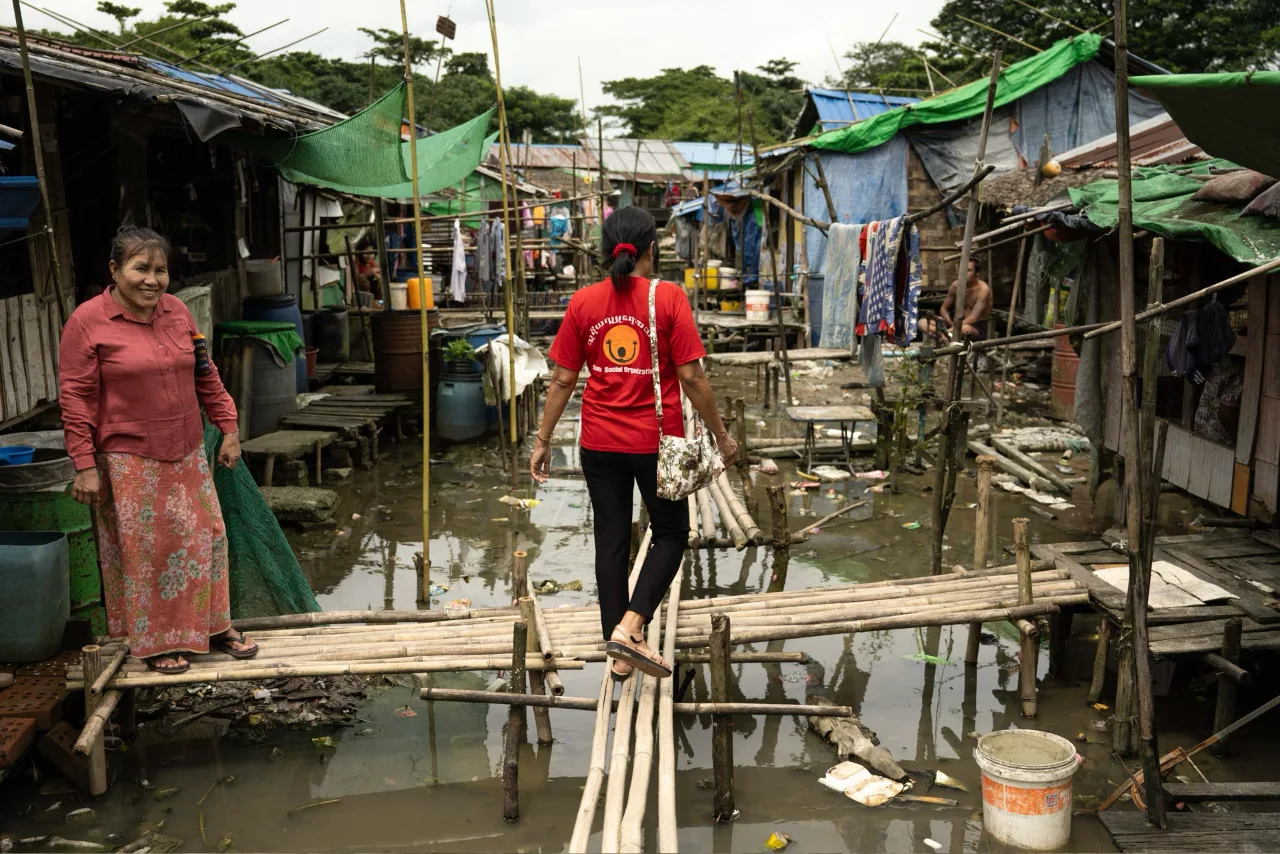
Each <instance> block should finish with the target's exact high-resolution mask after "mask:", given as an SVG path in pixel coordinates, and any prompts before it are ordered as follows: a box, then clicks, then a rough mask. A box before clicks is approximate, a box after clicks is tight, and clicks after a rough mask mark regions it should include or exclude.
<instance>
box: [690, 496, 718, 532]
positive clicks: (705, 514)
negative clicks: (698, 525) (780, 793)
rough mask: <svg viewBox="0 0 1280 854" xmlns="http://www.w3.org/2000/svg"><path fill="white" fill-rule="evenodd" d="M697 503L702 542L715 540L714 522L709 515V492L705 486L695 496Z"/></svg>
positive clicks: (713, 518) (712, 517)
mask: <svg viewBox="0 0 1280 854" xmlns="http://www.w3.org/2000/svg"><path fill="white" fill-rule="evenodd" d="M695 497H696V498H697V501H698V518H699V519H701V520H702V541H703V542H707V541H710V540H715V539H716V520H715V517H714V516H713V515H711V492H710V490H708V489H707V488H706V487H705V486H704V487H703V488H702V489H699V490H698V491H697V493H696V494H695Z"/></svg>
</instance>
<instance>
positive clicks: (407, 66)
mask: <svg viewBox="0 0 1280 854" xmlns="http://www.w3.org/2000/svg"><path fill="white" fill-rule="evenodd" d="M400 32H401V36H402V38H403V45H404V85H405V106H406V109H407V111H408V114H409V172H410V175H409V178H410V181H411V185H412V189H413V234H414V240H415V241H416V243H415V245H416V246H417V248H418V251H417V253H416V257H417V259H418V318H419V326H420V332H421V334H422V367H423V370H422V589H421V590H420V591H419V597H420V600H421V601H422V602H425V603H427V607H428V608H429V607H430V603H431V377H430V376H429V374H430V373H431V371H430V361H431V360H430V359H428V358H427V354H428V353H430V351H431V345H430V337H431V336H430V332H429V331H428V329H427V296H428V293H427V273H426V267H425V266H424V265H423V262H422V194H421V193H420V192H419V189H418V123H417V117H416V115H415V112H414V110H415V108H414V102H413V64H412V62H411V60H410V54H409V14H408V12H407V11H406V10H405V0H400ZM503 186H504V187H505V185H503ZM387 293H388V297H387V299H388V301H390V289H388V292H387ZM316 310H317V311H319V310H320V305H319V303H318V302H317V304H316Z"/></svg>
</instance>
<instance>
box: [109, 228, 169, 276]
mask: <svg viewBox="0 0 1280 854" xmlns="http://www.w3.org/2000/svg"><path fill="white" fill-rule="evenodd" d="M143 252H158V253H160V254H161V255H163V256H164V257H165V258H166V259H168V257H169V256H170V255H171V254H173V247H171V246H170V245H169V241H168V240H165V239H164V237H162V236H161V235H160V234H159V233H157V232H155V231H152V230H151V229H149V228H143V227H142V226H140V225H122V226H120V230H119V231H117V232H116V236H115V239H114V240H112V241H111V260H112V261H115V262H116V266H117V267H122V266H124V262H125V261H128V260H129V259H130V258H132V257H133V256H134V255H141V254H142V253H143Z"/></svg>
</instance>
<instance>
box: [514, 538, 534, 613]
mask: <svg viewBox="0 0 1280 854" xmlns="http://www.w3.org/2000/svg"><path fill="white" fill-rule="evenodd" d="M528 559H529V553H528V552H526V551H525V550H524V549H516V550H515V551H513V552H512V553H511V594H512V595H511V598H512V600H513V601H516V602H518V601H519V600H520V598H521V597H522V596H527V595H528V592H529V591H530V590H532V589H533V588H532V587H531V586H530V584H529V565H528Z"/></svg>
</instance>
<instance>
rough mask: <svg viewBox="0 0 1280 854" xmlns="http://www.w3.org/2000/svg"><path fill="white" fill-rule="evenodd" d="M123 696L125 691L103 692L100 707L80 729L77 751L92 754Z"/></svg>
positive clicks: (84, 754) (85, 754) (76, 745)
mask: <svg viewBox="0 0 1280 854" xmlns="http://www.w3.org/2000/svg"><path fill="white" fill-rule="evenodd" d="M103 672H106V671H103ZM123 697H124V692H122V691H107V692H105V693H103V694H102V699H101V700H100V701H99V702H98V707H97V708H96V709H94V710H93V712H92V713H91V714H90V715H89V717H88V718H87V719H86V720H85V722H84V729H82V730H80V737H79V738H77V739H76V743H75V748H74V749H75V752H76V753H79V754H80V755H82V756H91V755H92V753H93V747H94V745H95V744H97V742H98V739H100V738H102V733H103V730H104V729H106V726H107V721H108V720H110V718H111V713H112V712H114V711H115V710H116V706H117V705H119V703H120V700H121V698H123Z"/></svg>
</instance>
